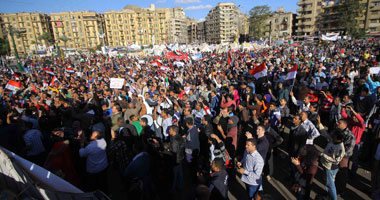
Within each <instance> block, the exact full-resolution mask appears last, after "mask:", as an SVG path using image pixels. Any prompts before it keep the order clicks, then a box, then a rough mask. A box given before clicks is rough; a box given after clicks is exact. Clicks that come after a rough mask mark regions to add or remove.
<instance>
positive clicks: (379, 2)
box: [363, 0, 380, 33]
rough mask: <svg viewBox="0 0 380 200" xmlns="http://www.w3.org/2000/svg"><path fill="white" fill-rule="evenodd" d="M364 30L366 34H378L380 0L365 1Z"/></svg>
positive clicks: (379, 30) (379, 29)
mask: <svg viewBox="0 0 380 200" xmlns="http://www.w3.org/2000/svg"><path fill="white" fill-rule="evenodd" d="M366 6H367V7H366V16H365V20H364V21H363V22H364V28H365V31H366V33H380V0H367V3H366Z"/></svg>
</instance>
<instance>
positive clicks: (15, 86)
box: [5, 80, 21, 91]
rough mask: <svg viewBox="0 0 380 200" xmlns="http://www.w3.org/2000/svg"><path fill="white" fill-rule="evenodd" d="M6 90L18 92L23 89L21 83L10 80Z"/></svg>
mask: <svg viewBox="0 0 380 200" xmlns="http://www.w3.org/2000/svg"><path fill="white" fill-rule="evenodd" d="M5 89H8V90H12V91H17V90H19V89H21V82H20V81H14V80H9V81H8V83H7V85H6V86H5Z"/></svg>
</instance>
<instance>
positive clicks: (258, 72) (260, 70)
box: [249, 62, 267, 79]
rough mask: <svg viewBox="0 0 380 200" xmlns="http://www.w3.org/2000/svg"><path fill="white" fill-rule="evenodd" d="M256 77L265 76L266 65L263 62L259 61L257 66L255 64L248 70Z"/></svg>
mask: <svg viewBox="0 0 380 200" xmlns="http://www.w3.org/2000/svg"><path fill="white" fill-rule="evenodd" d="M249 73H250V74H252V75H253V76H254V77H255V78H256V79H259V78H261V77H265V76H267V67H266V65H265V63H264V62H263V63H261V64H260V65H259V66H256V67H255V68H253V69H252V70H251V71H249Z"/></svg>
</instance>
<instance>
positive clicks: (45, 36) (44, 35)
mask: <svg viewBox="0 0 380 200" xmlns="http://www.w3.org/2000/svg"><path fill="white" fill-rule="evenodd" d="M37 39H38V40H40V41H41V40H43V41H45V43H46V46H48V45H49V44H54V39H53V37H52V36H51V35H50V34H49V33H46V32H44V33H42V35H40V36H38V38H37Z"/></svg>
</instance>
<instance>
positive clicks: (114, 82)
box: [110, 78, 124, 89]
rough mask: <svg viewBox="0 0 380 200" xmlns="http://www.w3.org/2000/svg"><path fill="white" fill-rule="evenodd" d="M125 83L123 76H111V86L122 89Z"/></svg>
mask: <svg viewBox="0 0 380 200" xmlns="http://www.w3.org/2000/svg"><path fill="white" fill-rule="evenodd" d="M123 85H124V79H123V78H111V82H110V88H111V89H113V88H115V89H121V88H122V87H123Z"/></svg>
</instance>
